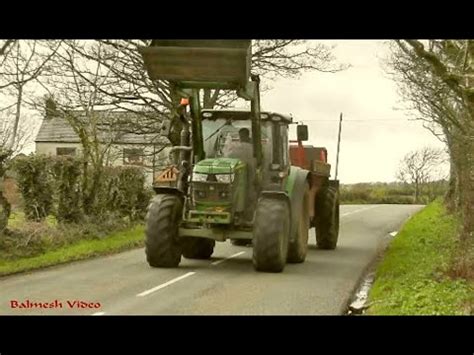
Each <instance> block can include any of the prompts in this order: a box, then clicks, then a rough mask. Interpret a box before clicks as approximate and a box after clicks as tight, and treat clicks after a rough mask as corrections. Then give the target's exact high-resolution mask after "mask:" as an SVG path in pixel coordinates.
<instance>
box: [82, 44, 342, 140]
mask: <svg viewBox="0 0 474 355" xmlns="http://www.w3.org/2000/svg"><path fill="white" fill-rule="evenodd" d="M100 42H101V43H102V44H103V46H102V48H103V54H102V55H101V56H100V57H97V56H96V55H95V53H93V52H87V51H84V50H82V49H81V48H82V47H81V46H76V47H75V48H73V49H74V50H75V51H76V52H77V53H79V54H80V55H82V57H83V58H84V59H87V60H90V61H92V62H94V61H100V62H101V64H102V65H103V66H104V67H107V68H108V69H109V70H110V76H111V77H113V78H114V79H115V81H114V82H113V83H111V85H108V86H107V87H105V86H103V87H100V88H98V90H99V91H100V92H101V93H103V94H105V95H107V96H109V97H110V98H112V100H111V103H113V104H114V105H116V106H117V107H119V108H120V109H123V110H128V111H133V112H135V113H137V114H140V115H142V116H143V119H142V120H141V124H140V125H138V126H137V129H138V130H140V131H141V132H143V131H150V130H152V131H154V132H156V128H157V127H158V124H159V123H160V122H161V120H162V119H163V118H164V117H169V116H170V115H171V116H172V117H173V116H176V115H178V113H177V112H176V107H177V105H178V103H179V99H180V97H179V96H178V95H177V93H176V91H175V90H174V88H173V86H172V85H171V84H170V83H169V82H166V81H151V80H150V79H149V78H148V75H147V73H146V70H145V68H144V64H143V60H142V57H141V55H140V53H139V51H138V47H139V46H147V45H149V44H150V42H151V41H150V40H102V41H100ZM252 53H253V54H252V68H253V71H254V72H256V73H257V74H260V75H262V76H263V77H264V78H267V79H269V80H273V79H275V78H277V77H292V78H295V77H298V76H299V75H301V73H303V72H305V71H310V70H317V71H322V72H337V71H340V70H343V69H345V68H347V67H348V66H346V65H342V64H337V63H336V62H335V58H334V56H333V55H332V48H331V47H329V46H326V45H324V44H321V43H317V42H314V43H313V42H311V41H298V40H256V41H253V51H252ZM236 100H237V96H236V95H235V94H234V93H233V92H229V91H226V90H203V95H202V106H203V107H204V108H215V107H221V108H222V107H228V106H230V105H232V104H233V103H234V102H235V101H236ZM179 123H180V121H179V120H174V122H173V124H174V125H175V126H173V127H172V132H174V134H172V136H171V137H170V139H171V141H172V142H173V143H177V142H178V141H179V132H180V128H181V127H180V125H179Z"/></svg>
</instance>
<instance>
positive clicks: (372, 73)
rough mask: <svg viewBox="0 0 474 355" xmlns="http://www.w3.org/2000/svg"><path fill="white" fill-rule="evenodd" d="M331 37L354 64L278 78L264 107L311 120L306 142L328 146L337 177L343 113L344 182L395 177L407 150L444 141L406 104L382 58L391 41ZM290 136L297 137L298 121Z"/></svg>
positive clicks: (341, 173) (341, 162)
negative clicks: (338, 135) (415, 116)
mask: <svg viewBox="0 0 474 355" xmlns="http://www.w3.org/2000/svg"><path fill="white" fill-rule="evenodd" d="M326 42H327V43H328V44H335V45H336V48H335V49H334V54H335V56H336V58H337V59H338V61H339V62H342V63H348V64H351V66H352V67H351V68H349V69H347V70H345V71H342V72H338V73H335V74H332V73H320V72H311V73H305V74H303V75H302V76H301V77H300V78H299V79H291V80H290V79H281V80H278V81H275V82H273V83H272V87H273V89H272V90H270V91H268V92H265V93H264V94H263V95H262V99H261V101H262V109H263V110H267V111H277V112H282V113H291V114H292V115H293V117H294V119H295V120H296V121H302V122H304V123H305V124H307V125H308V129H309V141H308V142H307V144H312V145H314V146H324V147H326V148H327V149H328V157H329V162H330V163H331V164H332V169H331V171H332V176H333V177H334V171H335V165H336V151H337V134H338V125H339V115H340V113H343V122H342V134H341V146H340V156H339V176H338V178H339V180H340V181H341V183H357V182H377V181H381V182H389V181H395V180H396V178H395V174H396V171H397V169H398V166H399V162H400V160H401V159H402V158H403V156H404V155H405V154H406V153H408V152H409V151H411V150H416V149H419V148H422V147H424V146H430V147H440V148H441V147H444V144H442V143H441V142H440V141H439V140H438V139H437V138H436V137H434V136H433V135H432V134H431V132H430V131H428V130H427V129H425V128H423V126H422V123H421V122H420V121H414V120H413V116H410V115H409V113H408V112H407V111H405V110H402V108H403V105H402V102H401V98H400V96H399V95H398V93H397V88H396V84H395V83H394V82H393V81H392V79H390V78H389V77H388V76H387V74H386V73H384V71H383V69H382V60H381V59H382V58H384V57H387V55H388V54H389V53H390V52H389V49H388V45H387V43H386V41H373V40H340V41H326ZM409 119H410V120H409ZM319 120H321V121H319ZM351 120H364V121H353V122H351ZM290 136H291V137H293V138H295V137H296V127H295V126H292V127H291V129H290Z"/></svg>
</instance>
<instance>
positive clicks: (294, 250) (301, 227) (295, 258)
mask: <svg viewBox="0 0 474 355" xmlns="http://www.w3.org/2000/svg"><path fill="white" fill-rule="evenodd" d="M308 203H309V185H308V183H305V190H304V195H303V201H302V204H303V206H302V209H301V213H300V216H299V220H298V226H297V230H296V237H295V240H294V241H293V242H291V243H290V244H289V245H288V262H289V263H302V262H304V261H305V259H306V254H307V252H308V234H309V210H308Z"/></svg>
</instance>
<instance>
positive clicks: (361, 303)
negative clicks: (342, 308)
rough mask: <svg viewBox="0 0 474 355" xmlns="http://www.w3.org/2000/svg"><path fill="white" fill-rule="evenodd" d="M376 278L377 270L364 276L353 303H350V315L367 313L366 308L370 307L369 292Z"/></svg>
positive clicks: (348, 312)
mask: <svg viewBox="0 0 474 355" xmlns="http://www.w3.org/2000/svg"><path fill="white" fill-rule="evenodd" d="M374 279H375V272H371V273H369V274H368V275H367V276H366V277H365V278H364V280H363V281H362V283H361V285H360V286H359V288H358V290H357V292H356V294H355V296H354V298H353V300H352V302H351V304H350V305H349V309H348V311H347V314H348V315H358V314H364V313H365V310H366V309H367V308H368V298H369V292H370V288H371V287H372V284H373V283H374Z"/></svg>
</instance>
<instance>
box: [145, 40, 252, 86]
mask: <svg viewBox="0 0 474 355" xmlns="http://www.w3.org/2000/svg"><path fill="white" fill-rule="evenodd" d="M250 44H251V41H250V40H153V41H152V43H151V45H150V46H148V47H141V48H140V49H139V50H140V53H141V55H142V57H143V61H144V64H145V68H146V70H147V72H148V75H149V76H150V78H151V79H152V80H169V81H173V82H178V83H179V84H180V86H182V87H208V88H228V89H237V88H241V87H243V86H245V84H246V83H247V82H248V80H249V76H250V63H251V46H250Z"/></svg>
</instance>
